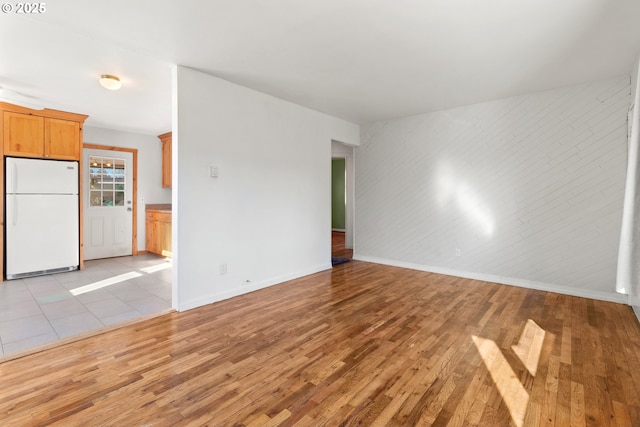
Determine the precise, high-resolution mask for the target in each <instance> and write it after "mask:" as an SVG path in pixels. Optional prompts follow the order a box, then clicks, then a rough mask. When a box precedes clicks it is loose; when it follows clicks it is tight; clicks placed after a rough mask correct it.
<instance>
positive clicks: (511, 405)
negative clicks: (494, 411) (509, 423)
mask: <svg viewBox="0 0 640 427" xmlns="http://www.w3.org/2000/svg"><path fill="white" fill-rule="evenodd" d="M471 339H472V340H473V343H474V344H475V346H476V348H477V349H478V353H480V357H481V358H482V361H483V362H484V364H485V366H486V367H487V370H488V371H489V374H490V375H491V378H492V379H493V382H494V384H495V385H496V387H497V388H498V392H499V393H500V396H501V397H502V400H503V401H504V403H505V405H507V408H508V409H509V413H510V414H511V418H512V419H513V421H514V423H515V424H516V426H518V427H522V426H523V425H524V416H525V414H526V412H527V405H528V404H529V393H527V390H525V388H524V387H523V386H522V384H521V383H520V380H519V379H518V377H517V376H516V373H515V372H514V371H513V369H512V368H511V365H509V362H508V361H507V359H506V358H505V357H504V355H503V354H502V352H501V351H500V348H498V346H497V345H496V343H495V342H493V341H492V340H489V339H485V338H480V337H477V336H475V335H473V336H471Z"/></svg>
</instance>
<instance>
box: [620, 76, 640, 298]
mask: <svg viewBox="0 0 640 427" xmlns="http://www.w3.org/2000/svg"><path fill="white" fill-rule="evenodd" d="M639 77H640V73H637V72H636V73H635V75H634V76H633V77H632V78H635V79H636V82H632V83H635V91H634V92H635V93H632V94H631V96H632V102H631V108H630V110H629V125H630V132H629V159H628V164H627V182H626V185H625V191H624V208H623V211H622V228H621V231H620V249H619V251H618V275H617V279H616V291H617V292H620V293H623V294H627V295H630V296H634V297H638V295H639V293H640V286H639V285H638V284H639V280H638V279H639V274H640V247H639V244H640V171H639V166H640V157H639V156H640V134H639V132H640V90H639V89H640V87H639V86H640V84H638V82H640V78H639ZM632 87H634V85H632Z"/></svg>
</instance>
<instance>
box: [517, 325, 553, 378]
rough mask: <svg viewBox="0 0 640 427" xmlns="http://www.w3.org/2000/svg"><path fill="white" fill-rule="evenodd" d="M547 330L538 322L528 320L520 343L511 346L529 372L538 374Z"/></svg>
mask: <svg viewBox="0 0 640 427" xmlns="http://www.w3.org/2000/svg"><path fill="white" fill-rule="evenodd" d="M544 336H545V332H544V329H542V328H541V327H540V326H538V324H537V323H536V322H534V321H533V320H531V319H529V320H527V323H526V325H525V326H524V329H523V330H522V334H521V335H520V340H518V344H516V345H513V346H511V349H512V350H513V352H514V353H515V354H516V355H517V356H518V358H519V359H520V360H521V361H522V363H523V364H524V366H525V367H526V368H527V370H528V371H529V373H530V374H531V375H533V376H534V377H535V376H536V371H537V369H538V361H539V360H540V353H542V343H543V342H544Z"/></svg>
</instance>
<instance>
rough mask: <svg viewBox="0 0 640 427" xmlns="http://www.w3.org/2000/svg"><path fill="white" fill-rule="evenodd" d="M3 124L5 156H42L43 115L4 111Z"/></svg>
mask: <svg viewBox="0 0 640 427" xmlns="http://www.w3.org/2000/svg"><path fill="white" fill-rule="evenodd" d="M3 126H4V127H3V133H4V134H3V137H4V154H5V156H21V157H42V153H43V152H44V118H43V117H38V116H32V115H30V114H22V113H14V112H8V111H5V112H4V113H3Z"/></svg>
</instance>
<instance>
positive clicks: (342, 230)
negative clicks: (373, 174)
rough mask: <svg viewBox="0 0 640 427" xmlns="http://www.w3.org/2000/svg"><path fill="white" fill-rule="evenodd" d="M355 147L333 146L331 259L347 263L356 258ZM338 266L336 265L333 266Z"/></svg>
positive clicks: (335, 142) (334, 144)
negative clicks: (354, 220) (354, 236)
mask: <svg viewBox="0 0 640 427" xmlns="http://www.w3.org/2000/svg"><path fill="white" fill-rule="evenodd" d="M353 172H354V168H353V147H352V146H350V145H346V144H343V143H341V142H337V141H332V143H331V256H332V261H333V260H334V259H335V258H338V259H341V260H344V259H347V260H349V259H351V258H352V256H353V204H354V203H353V198H354V179H353V175H354V173H353ZM333 264H334V265H335V264H336V262H333Z"/></svg>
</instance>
